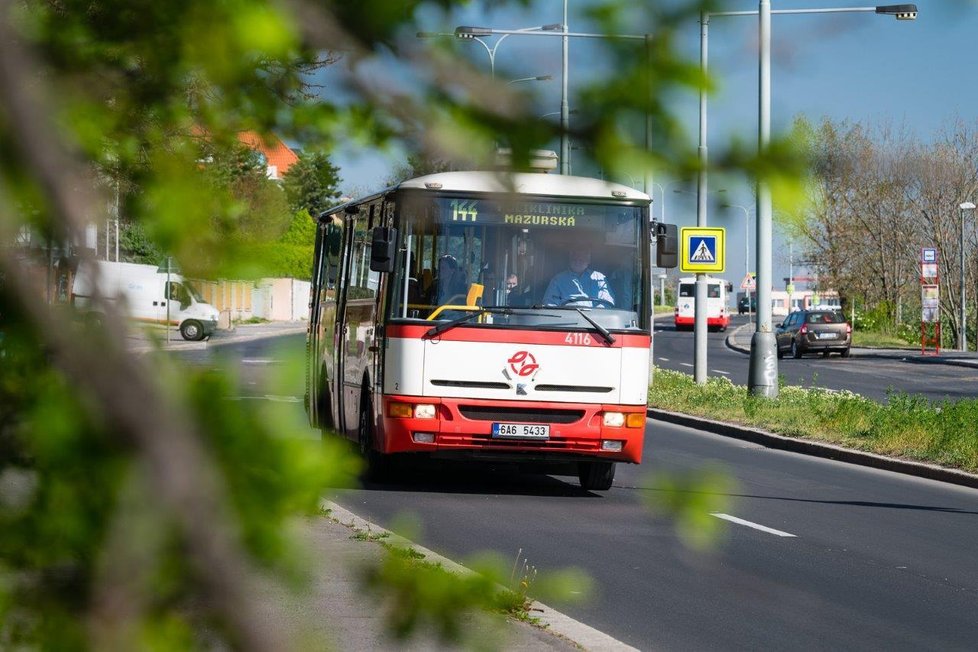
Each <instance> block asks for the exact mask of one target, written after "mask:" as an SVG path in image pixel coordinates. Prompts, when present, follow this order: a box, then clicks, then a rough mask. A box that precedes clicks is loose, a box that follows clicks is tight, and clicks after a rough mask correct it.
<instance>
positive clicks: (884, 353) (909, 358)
mask: <svg viewBox="0 0 978 652" xmlns="http://www.w3.org/2000/svg"><path fill="white" fill-rule="evenodd" d="M749 327H750V324H749V323H748V324H741V325H740V326H738V327H737V328H735V329H734V330H732V331H731V332H730V333H729V334H728V335H727V336H726V337H725V338H724V340H723V343H724V344H725V345H726V347H727V348H728V349H731V350H733V351H737V352H739V353H750V343H749V342H748V343H747V344H746V345H744V344H740V343H738V342H737V340H738V339H739V338H740V333H741V332H742V331H743V330H744V329H746V328H749ZM914 352H915V350H914V349H906V350H899V349H874V348H867V347H853V349H852V355H853V356H856V357H860V358H874V357H875V358H886V359H889V360H896V359H899V360H900V361H902V362H908V363H910V364H944V365H948V366H950V367H971V368H975V367H978V359H974V360H972V359H969V358H945V357H944V356H943V355H941V354H937V355H932V356H926V357H925V356H922V355H911V354H912V353H914Z"/></svg>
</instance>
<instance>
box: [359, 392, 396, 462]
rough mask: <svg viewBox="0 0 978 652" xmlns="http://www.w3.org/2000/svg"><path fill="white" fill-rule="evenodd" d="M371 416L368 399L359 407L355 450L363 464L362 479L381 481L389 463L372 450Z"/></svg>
mask: <svg viewBox="0 0 978 652" xmlns="http://www.w3.org/2000/svg"><path fill="white" fill-rule="evenodd" d="M371 414H372V410H371V407H370V399H366V400H364V401H362V405H361V407H360V421H359V424H358V426H357V448H358V449H359V451H360V458H361V459H362V460H363V463H364V469H363V473H362V477H363V479H364V480H381V479H383V477H384V476H386V475H387V470H388V466H389V462H388V460H387V456H386V455H384V454H383V453H378V452H377V451H376V450H374V445H373V442H374V428H373V424H372V423H371V419H370V415H371Z"/></svg>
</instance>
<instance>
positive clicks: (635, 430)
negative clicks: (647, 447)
mask: <svg viewBox="0 0 978 652" xmlns="http://www.w3.org/2000/svg"><path fill="white" fill-rule="evenodd" d="M382 405H383V413H382V414H381V415H380V419H379V422H380V426H381V427H380V428H379V432H378V435H379V437H378V448H379V449H380V450H381V452H383V453H429V454H434V455H436V456H438V457H459V458H470V459H485V460H513V461H544V462H561V461H573V460H606V461H615V462H631V463H635V464H638V463H639V462H641V461H642V443H643V440H644V436H645V418H646V416H645V415H646V408H645V406H644V405H601V404H598V405H595V404H586V403H548V402H536V401H534V402H530V401H486V400H478V399H459V398H451V399H449V398H432V397H417V396H385V397H384V400H383V401H382ZM418 406H423V407H421V408H418ZM429 406H430V407H429ZM419 411H420V412H421V413H423V414H425V415H426V416H427V415H429V414H433V415H434V416H433V417H431V418H418V417H417V416H416V414H418V412H419ZM408 414H410V416H399V415H408ZM606 415H608V416H606ZM619 415H620V416H619ZM619 421H620V422H621V425H617V424H618V422H619ZM609 423H611V424H613V425H608V424H609ZM493 424H527V425H531V426H535V425H544V426H547V427H548V428H549V432H548V433H547V436H546V437H533V438H519V437H506V436H501V435H499V434H498V433H497V435H496V436H494V435H493V430H494V428H493Z"/></svg>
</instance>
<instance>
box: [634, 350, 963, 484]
mask: <svg viewBox="0 0 978 652" xmlns="http://www.w3.org/2000/svg"><path fill="white" fill-rule="evenodd" d="M649 405H651V406H653V407H657V408H661V409H663V410H670V411H673V412H681V413H684V414H693V415H697V416H704V417H709V418H711V419H716V420H719V421H727V422H730V423H740V424H743V425H747V426H756V427H758V428H763V429H764V430H767V431H770V432H774V433H777V434H779V435H784V436H786V437H806V438H810V439H816V440H819V441H826V442H831V443H834V444H840V445H842V446H846V447H849V448H854V449H857V450H863V451H869V452H871V453H878V454H880V455H893V456H896V457H905V458H908V459H913V460H919V461H923V462H933V463H935V464H941V465H943V466H948V467H953V468H958V469H962V470H965V471H970V472H974V471H978V439H976V438H975V437H974V436H973V431H974V428H973V426H972V424H974V423H975V419H976V418H978V400H973V399H969V400H962V401H946V400H945V401H929V400H927V399H926V398H923V397H919V396H908V395H906V394H899V393H892V394H890V395H889V397H888V399H887V401H886V403H878V402H876V401H873V400H871V399H868V398H865V397H863V396H860V395H858V394H853V393H852V392H849V391H838V392H837V391H830V390H825V389H819V388H810V389H808V388H803V387H795V386H785V387H782V388H781V390H780V392H779V396H778V398H777V399H776V400H773V401H772V400H764V399H758V398H756V397H752V396H750V395H749V394H748V393H747V392H746V391H745V389H744V387H742V386H737V385H734V384H733V383H731V382H730V381H729V380H728V379H727V378H722V377H713V378H709V379H707V382H706V384H705V385H697V384H696V383H695V382H694V381H693V377H692V376H690V375H687V374H684V373H681V372H677V371H668V370H665V369H656V370H655V382H654V383H653V385H652V387H651V388H650V389H649Z"/></svg>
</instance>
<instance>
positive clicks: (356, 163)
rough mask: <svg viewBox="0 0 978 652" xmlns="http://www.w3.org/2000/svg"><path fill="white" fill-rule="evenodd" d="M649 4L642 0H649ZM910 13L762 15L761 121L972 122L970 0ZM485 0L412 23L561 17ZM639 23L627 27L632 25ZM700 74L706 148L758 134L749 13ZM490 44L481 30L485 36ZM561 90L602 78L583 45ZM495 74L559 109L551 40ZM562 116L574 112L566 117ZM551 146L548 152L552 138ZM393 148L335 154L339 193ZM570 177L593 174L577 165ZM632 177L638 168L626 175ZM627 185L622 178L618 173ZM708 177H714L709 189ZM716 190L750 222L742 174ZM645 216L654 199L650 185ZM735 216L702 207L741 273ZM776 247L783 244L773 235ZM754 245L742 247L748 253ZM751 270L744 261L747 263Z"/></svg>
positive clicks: (528, 44) (783, 124)
mask: <svg viewBox="0 0 978 652" xmlns="http://www.w3.org/2000/svg"><path fill="white" fill-rule="evenodd" d="M648 1H651V0H648ZM587 4H588V0H570V1H569V18H568V24H569V28H570V30H571V31H593V27H592V26H591V25H589V24H588V23H587V22H586V21H585V20H584V19H583V18H582V17H581V13H582V10H583V9H584V8H585V7H586V6H587ZM771 4H772V8H773V9H775V10H777V9H797V8H830V7H840V6H841V7H852V6H866V5H864V4H862V3H858V2H857V3H846V2H826V1H824V0H807V1H801V0H772V2H771ZM916 4H917V6H918V8H919V10H920V14H919V16H918V18H917V20H916V21H912V22H910V21H907V22H902V21H896V20H894V19H893V18H890V17H885V16H877V15H875V14H828V15H804V16H797V15H780V16H779V15H775V16H773V17H772V33H773V38H772V51H773V63H772V122H773V129H774V131H775V133H777V132H778V131H780V130H782V129H785V128H787V126H788V125H790V123H791V121H792V120H793V119H794V118H795V117H797V116H798V115H805V116H807V117H809V118H810V119H812V120H819V119H821V118H822V117H823V116H827V117H829V118H832V119H833V120H849V121H853V122H862V123H865V124H881V123H885V122H889V123H890V124H892V125H894V126H896V127H906V128H907V129H909V130H910V131H912V132H913V133H915V134H917V135H918V136H919V137H920V138H922V139H924V140H930V139H932V138H934V137H935V136H936V135H937V134H938V133H939V132H940V130H941V129H942V127H943V126H945V125H947V124H949V123H950V122H951V121H953V120H955V119H962V120H964V121H965V122H968V123H972V124H973V123H974V122H975V119H976V113H978V66H976V61H978V3H976V2H973V1H971V0H918V2H917V3H916ZM492 6H493V3H491V2H479V1H478V0H474V1H473V2H471V3H470V4H469V5H468V6H467V7H465V8H463V9H462V10H459V11H457V12H455V13H453V14H449V15H443V14H442V13H441V12H440V11H437V10H431V11H429V12H427V13H426V14H424V15H423V16H422V23H423V24H422V25H420V26H419V29H423V30H428V31H451V30H452V29H454V27H455V26H457V25H482V26H489V27H494V28H498V29H517V28H522V27H529V26H534V25H542V24H548V23H559V22H561V18H562V16H561V14H562V2H561V0H537V1H536V2H531V3H530V5H529V6H528V7H526V8H522V7H510V6H508V5H507V6H506V7H504V8H503V9H502V10H499V9H496V10H487V9H486V8H487V7H492ZM720 6H721V9H722V10H729V11H738V10H746V11H750V10H756V9H757V7H758V3H757V2H756V0H730V1H729V2H724V3H720ZM640 23H641V20H640V19H639V20H638V21H637V22H636V25H637V26H638V27H637V28H636V29H637V30H638V32H639V33H640V32H641V27H640ZM709 35H710V39H709V45H710V70H711V73H712V74H713V76H714V79H715V81H716V83H717V84H718V91H717V93H715V94H714V95H712V96H711V97H710V99H709V101H708V106H709V139H710V145H711V146H712V147H716V146H719V145H720V144H721V143H723V142H724V141H726V140H728V139H729V138H730V137H734V136H736V137H740V138H741V139H743V140H744V141H746V142H756V138H757V136H756V134H757V45H756V43H757V40H756V39H757V19H756V18H754V17H716V18H714V19H713V20H712V21H711V24H710V32H709ZM489 42H490V44H491V38H490V39H489ZM699 43H700V39H699V25H698V23H697V22H695V21H691V22H690V24H689V25H688V26H686V28H685V29H683V30H681V32H680V34H679V36H678V38H677V44H678V45H679V46H680V47H681V48H682V50H683V52H684V53H686V54H687V55H688V56H689V57H690V59H691V60H693V61H698V59H699ZM471 55H472V61H474V62H475V63H476V64H477V65H480V66H484V67H485V68H486V69H488V56H487V55H486V52H485V50H484V49H483V48H482V47H481V46H479V45H478V44H476V43H473V44H471ZM569 67H570V75H569V85H570V89H571V90H570V97H571V105H570V108H571V109H573V108H574V105H573V97H574V88H575V85H576V84H582V83H586V82H587V81H588V79H589V78H591V77H592V76H593V75H601V74H607V72H608V71H606V70H604V69H603V68H602V67H601V65H600V63H599V62H595V56H594V50H593V45H592V42H590V41H588V40H584V39H577V40H574V39H572V40H571V43H570V66H569ZM496 68H497V75H499V76H500V77H501V76H503V75H509V76H510V78H517V77H527V76H535V75H546V74H549V75H553V80H552V81H549V82H529V83H531V84H532V85H533V90H534V91H535V92H537V93H538V94H539V96H540V98H541V100H540V101H541V105H542V106H545V107H546V106H551V107H552V109H550V110H552V111H557V110H558V109H559V108H560V69H561V67H560V39H558V38H544V37H536V38H534V37H515V36H514V37H510V38H508V39H507V40H506V41H505V42H504V43H502V44H501V45H500V46H499V49H498V50H497V54H496ZM673 106H674V108H675V110H676V111H677V112H678V113H679V114H680V115H682V116H683V120H684V122H685V123H686V125H687V132H688V134H689V137H690V138H691V139H695V138H696V133H697V120H698V99H697V97H696V95H695V94H690V95H689V96H688V97H678V98H676V99H675V103H674V104H673ZM571 119H573V116H571ZM553 148H554V149H555V150H556V149H558V146H557V143H554V146H553ZM402 156H403V154H402V153H400V152H398V151H396V150H395V151H389V152H383V153H381V152H373V151H365V150H363V149H362V148H361V147H360V146H351V147H349V148H344V150H342V151H341V152H339V153H338V155H337V156H336V157H335V160H336V162H337V163H338V164H339V165H340V167H341V175H342V177H343V179H344V190H347V191H353V194H362V193H363V192H367V191H372V190H376V189H378V188H379V187H381V185H382V183H383V181H384V179H386V177H387V175H388V173H389V170H390V168H391V167H392V165H394V164H395V163H396V162H397V161H398V160H400V159H401V157H402ZM574 172H575V173H585V174H586V173H588V172H590V173H591V174H596V171H595V170H590V171H588V170H581V169H579V168H578V167H577V164H576V163H575V170H574ZM636 176H637V175H636ZM625 182H626V183H627V182H628V180H625ZM656 182H657V183H659V184H661V185H662V186H664V189H665V197H664V199H665V218H666V220H667V221H669V222H675V223H678V224H680V225H693V224H695V202H694V197H693V196H692V195H687V194H678V193H675V192H674V191H675V190H676V189H684V188H685V189H691V188H689V186H683V185H681V184H677V183H675V182H674V181H673V180H671V179H669V178H668V177H665V176H662V175H660V176H658V177H657V178H656ZM718 184H719V185H718ZM724 186H726V187H727V190H728V194H727V196H730V197H731V198H732V199H733V202H734V203H738V204H743V205H745V206H747V207H749V208H750V213H751V223H752V228H753V196H752V194H751V191H750V183H749V181H748V180H746V179H744V180H740V181H729V180H728V181H725V182H718V181H714V180H711V191H715V190H716V189H718V188H719V187H724ZM655 199H656V208H655V209H654V210H655V212H656V215H658V214H659V212H660V210H661V206H662V204H663V202H662V196H661V193H660V192H659V189H658V188H656V189H655ZM743 220H744V213H743V211H741V210H733V211H719V210H712V209H711V214H710V219H709V222H710V225H711V226H722V227H726V228H727V229H728V244H727V251H728V261H727V269H728V271H727V273H726V274H725V276H726V277H727V278H730V279H732V280H735V279H739V278H740V277H742V276H743V273H744V270H745V266H744V232H745V229H744V225H743ZM775 248H776V250H779V251H780V250H785V249H786V247H785V246H784V245H783V243H781V242H780V240H779V242H777V243H776V245H775ZM753 250H754V246H753V242H751V255H752V256H753ZM751 269H753V262H751ZM786 275H787V255H786V254H784V255H781V254H779V253H777V252H776V254H775V274H774V276H775V286H776V287H777V286H778V285H779V284H780V278H781V277H782V276H786Z"/></svg>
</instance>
